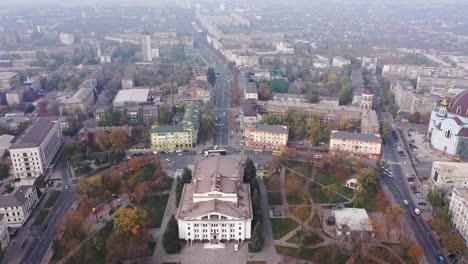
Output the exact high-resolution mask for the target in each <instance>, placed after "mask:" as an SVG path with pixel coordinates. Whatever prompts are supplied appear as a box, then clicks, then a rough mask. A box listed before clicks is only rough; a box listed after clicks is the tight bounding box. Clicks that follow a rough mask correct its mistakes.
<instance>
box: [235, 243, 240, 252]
mask: <svg viewBox="0 0 468 264" xmlns="http://www.w3.org/2000/svg"><path fill="white" fill-rule="evenodd" d="M234 251H236V252H237V251H239V244H234Z"/></svg>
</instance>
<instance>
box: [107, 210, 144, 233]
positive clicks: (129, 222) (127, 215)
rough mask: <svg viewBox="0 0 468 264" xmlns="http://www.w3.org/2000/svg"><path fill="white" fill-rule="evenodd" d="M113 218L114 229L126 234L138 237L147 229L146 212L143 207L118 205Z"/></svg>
mask: <svg viewBox="0 0 468 264" xmlns="http://www.w3.org/2000/svg"><path fill="white" fill-rule="evenodd" d="M117 214H118V215H119V217H116V218H115V219H114V229H115V230H117V231H118V232H122V233H123V234H126V235H128V236H135V237H139V236H140V235H142V234H144V233H145V232H146V231H147V229H148V224H149V221H148V213H147V212H146V210H145V209H143V208H139V207H136V208H130V207H120V208H119V209H118V210H117Z"/></svg>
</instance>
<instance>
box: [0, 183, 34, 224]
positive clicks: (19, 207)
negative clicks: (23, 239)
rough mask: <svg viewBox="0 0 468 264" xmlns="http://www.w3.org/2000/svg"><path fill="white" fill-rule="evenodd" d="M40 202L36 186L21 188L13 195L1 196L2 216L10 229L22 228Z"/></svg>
mask: <svg viewBox="0 0 468 264" xmlns="http://www.w3.org/2000/svg"><path fill="white" fill-rule="evenodd" d="M38 202H39V196H38V193H37V189H36V187H34V186H21V187H19V188H17V189H16V190H15V191H14V192H13V193H10V194H6V195H2V196H0V214H3V215H4V218H5V222H6V225H7V226H8V227H12V228H13V227H21V226H22V225H23V224H24V223H25V222H26V220H28V218H29V216H30V215H31V213H32V211H33V210H34V208H35V207H36V205H37V203H38Z"/></svg>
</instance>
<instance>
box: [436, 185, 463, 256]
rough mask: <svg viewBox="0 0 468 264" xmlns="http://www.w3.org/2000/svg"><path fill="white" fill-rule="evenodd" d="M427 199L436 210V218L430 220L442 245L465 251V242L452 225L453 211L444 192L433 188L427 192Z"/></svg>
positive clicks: (449, 248)
mask: <svg viewBox="0 0 468 264" xmlns="http://www.w3.org/2000/svg"><path fill="white" fill-rule="evenodd" d="M427 200H428V201H429V203H430V204H431V205H432V207H433V209H434V211H435V216H436V217H435V218H434V219H433V220H431V221H430V222H429V225H430V226H431V228H432V229H433V230H434V232H435V233H436V234H437V235H439V236H440V239H441V242H442V246H443V247H444V248H445V249H446V250H447V251H448V252H451V253H452V252H463V251H464V250H466V246H465V243H464V241H463V239H462V238H461V237H460V235H459V234H458V233H456V231H455V230H453V228H452V225H451V224H450V223H451V222H452V212H451V211H450V209H449V207H448V204H447V203H446V202H445V199H444V193H442V192H441V191H440V190H438V189H431V190H429V192H428V193H427Z"/></svg>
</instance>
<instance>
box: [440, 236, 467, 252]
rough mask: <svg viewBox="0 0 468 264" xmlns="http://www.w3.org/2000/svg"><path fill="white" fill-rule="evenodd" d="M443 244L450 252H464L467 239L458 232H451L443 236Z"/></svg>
mask: <svg viewBox="0 0 468 264" xmlns="http://www.w3.org/2000/svg"><path fill="white" fill-rule="evenodd" d="M442 245H443V246H444V248H445V249H446V250H447V251H448V252H464V251H465V249H466V246H465V241H463V238H461V236H460V235H459V234H457V233H449V234H445V235H443V236H442Z"/></svg>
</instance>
